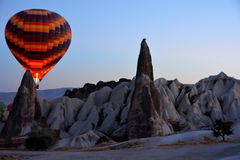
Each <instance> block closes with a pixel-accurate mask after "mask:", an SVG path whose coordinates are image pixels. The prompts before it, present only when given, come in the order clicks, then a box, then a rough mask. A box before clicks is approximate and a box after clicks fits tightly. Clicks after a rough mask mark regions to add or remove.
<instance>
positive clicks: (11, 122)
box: [3, 71, 41, 138]
mask: <svg viewBox="0 0 240 160" xmlns="http://www.w3.org/2000/svg"><path fill="white" fill-rule="evenodd" d="M40 117H41V109H40V106H39V103H38V100H37V90H36V84H35V82H34V80H33V77H32V74H31V73H30V72H29V71H26V72H25V74H24V76H23V78H22V82H21V85H20V87H19V89H18V92H17V94H16V97H15V99H14V101H13V109H12V111H11V112H10V114H9V117H8V119H7V123H6V126H5V128H4V130H3V134H4V135H5V136H6V138H11V137H13V136H18V135H21V134H24V133H25V132H27V131H29V129H30V128H31V127H30V126H31V124H32V122H33V121H34V120H38V119H40Z"/></svg>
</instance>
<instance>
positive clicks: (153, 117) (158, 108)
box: [127, 39, 173, 139]
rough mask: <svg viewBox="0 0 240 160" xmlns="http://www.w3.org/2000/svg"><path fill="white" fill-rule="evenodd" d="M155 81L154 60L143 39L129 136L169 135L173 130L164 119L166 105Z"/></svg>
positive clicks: (130, 115) (128, 126)
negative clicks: (163, 103)
mask: <svg viewBox="0 0 240 160" xmlns="http://www.w3.org/2000/svg"><path fill="white" fill-rule="evenodd" d="M160 99H161V97H160V93H159V91H158V89H157V88H156V87H155V85H154V82H153V68H152V60H151V55H150V51H149V48H148V45H147V43H146V41H145V39H143V41H142V43H141V49H140V54H139V58H138V65H137V75H136V79H135V89H134V92H133V96H132V101H131V107H130V109H129V113H128V124H127V130H128V138H129V139H134V138H142V137H151V136H157V135H167V134H170V133H172V132H173V130H172V128H171V125H170V124H168V123H167V122H166V121H165V120H164V114H163V112H164V106H162V104H161V102H160V101H161V100H160Z"/></svg>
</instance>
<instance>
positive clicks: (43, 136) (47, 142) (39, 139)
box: [25, 130, 55, 150]
mask: <svg viewBox="0 0 240 160" xmlns="http://www.w3.org/2000/svg"><path fill="white" fill-rule="evenodd" d="M54 142H55V139H54V137H53V135H52V134H51V133H50V132H47V131H44V130H41V131H37V132H31V133H29V135H28V138H27V139H26V142H25V147H26V148H27V149H28V150H46V149H48V148H49V147H51V146H52V145H53V143H54Z"/></svg>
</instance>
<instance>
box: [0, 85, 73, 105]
mask: <svg viewBox="0 0 240 160" xmlns="http://www.w3.org/2000/svg"><path fill="white" fill-rule="evenodd" d="M67 89H71V88H57V89H46V90H38V96H39V97H41V98H43V99H47V100H52V99H54V98H58V97H61V96H63V95H64V93H65V91H66V90H67ZM15 95H16V92H0V101H3V102H4V103H5V104H10V103H12V102H13V100H14V97H15Z"/></svg>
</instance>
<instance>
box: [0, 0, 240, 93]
mask: <svg viewBox="0 0 240 160" xmlns="http://www.w3.org/2000/svg"><path fill="white" fill-rule="evenodd" d="M32 8H37V9H47V10H51V11H54V12H56V13H58V14H60V15H62V16H63V17H64V18H65V19H66V20H67V21H68V23H69V24H70V26H71V29H72V41H71V45H70V47H69V49H68V51H67V52H66V54H65V55H64V57H63V58H62V59H61V60H60V61H59V62H58V64H57V65H56V66H55V67H54V68H53V69H52V70H51V71H50V72H49V73H48V74H47V75H46V76H45V77H44V79H43V80H42V81H41V83H40V89H50V88H62V87H82V86H83V85H84V84H85V83H97V82H98V81H100V80H102V81H110V80H118V79H120V78H129V79H132V78H133V77H134V76H135V74H136V65H137V58H138V54H139V50H140V43H141V40H142V39H143V38H146V39H147V43H148V45H149V47H150V52H151V55H152V62H153V69H154V78H155V79H157V78H160V77H164V78H166V79H169V80H170V79H175V78H178V80H179V81H180V82H182V83H188V84H189V83H196V82H197V81H198V80H200V79H201V78H205V77H208V76H209V75H216V74H218V73H220V72H221V71H223V72H225V73H226V74H228V75H229V76H232V77H235V78H238V79H240V45H239V44H240V1H238V0H211V1H209V0H147V1H146V0H121V1H120V0H115V1H113V0H101V1H99V0H41V1H37V0H21V1H20V0H0V17H1V19H0V74H1V76H0V77H1V80H0V92H9V91H16V90H17V89H18V87H19V85H20V82H21V79H22V76H23V74H24V72H25V71H24V69H23V68H22V67H21V65H20V64H19V63H18V61H17V60H16V59H15V58H14V57H13V55H12V54H11V52H10V50H9V49H8V46H7V44H6V42H5V35H4V30H5V25H6V23H7V21H8V20H9V18H10V17H11V16H13V15H14V14H15V13H17V12H19V11H22V10H25V9H32Z"/></svg>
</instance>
